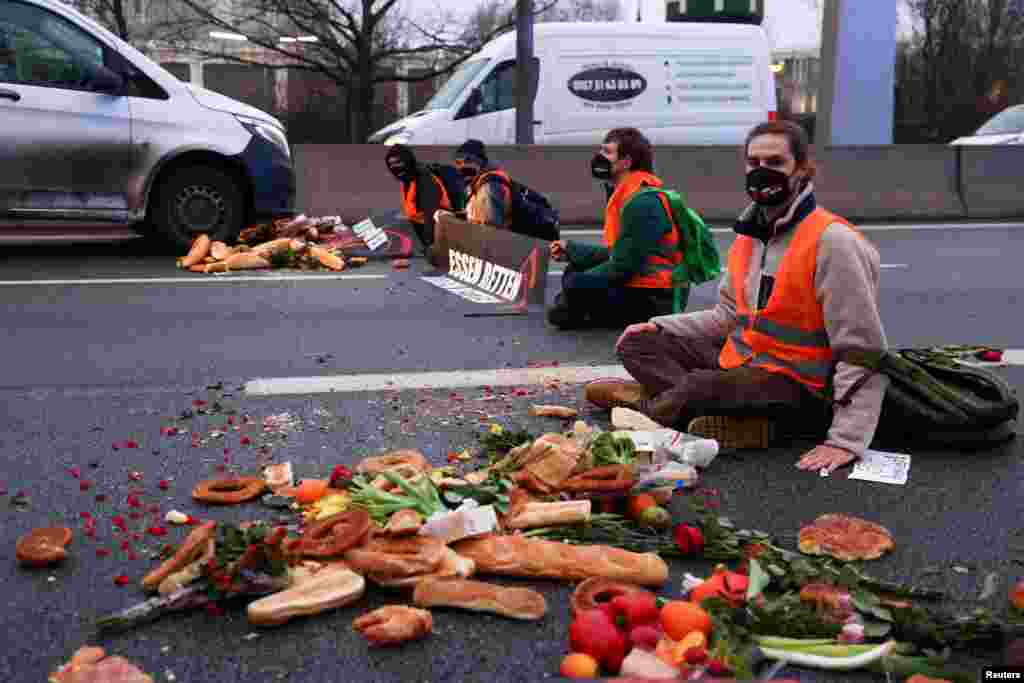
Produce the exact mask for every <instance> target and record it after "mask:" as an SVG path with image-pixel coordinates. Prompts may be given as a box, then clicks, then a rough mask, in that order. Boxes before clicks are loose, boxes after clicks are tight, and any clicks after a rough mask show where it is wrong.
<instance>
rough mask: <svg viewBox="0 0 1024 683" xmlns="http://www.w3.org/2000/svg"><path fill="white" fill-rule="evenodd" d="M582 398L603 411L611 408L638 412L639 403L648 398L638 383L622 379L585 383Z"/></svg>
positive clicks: (596, 380) (597, 380)
mask: <svg viewBox="0 0 1024 683" xmlns="http://www.w3.org/2000/svg"><path fill="white" fill-rule="evenodd" d="M583 396H584V397H585V398H586V399H587V400H588V401H590V402H591V403H593V404H594V405H595V406H597V407H598V408H601V409H603V410H611V409H612V408H630V409H632V410H639V409H640V402H641V401H643V400H644V399H645V398H648V396H647V394H646V392H645V391H644V388H643V386H641V384H640V383H639V382H630V381H629V380H624V379H595V380H594V381H592V382H588V383H587V386H586V388H584V390H583Z"/></svg>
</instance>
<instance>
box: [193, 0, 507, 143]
mask: <svg viewBox="0 0 1024 683" xmlns="http://www.w3.org/2000/svg"><path fill="white" fill-rule="evenodd" d="M177 1H178V2H180V3H181V4H182V5H184V6H185V7H187V8H188V9H189V10H191V11H192V12H194V13H195V15H196V16H198V17H200V18H201V20H202V21H203V22H205V23H206V24H208V25H209V26H212V27H215V28H216V29H217V30H220V31H229V32H232V33H237V34H241V35H242V36H245V38H246V39H247V41H246V43H245V45H246V46H247V49H246V50H244V51H239V50H230V49H226V48H224V47H218V46H210V45H207V46H192V48H191V49H192V50H193V51H195V52H198V53H200V54H202V55H204V56H212V57H219V58H222V59H227V60H231V61H235V62H240V63H245V64H254V65H260V66H269V67H271V68H275V69H280V68H297V69H305V70H309V71H313V72H316V73H320V74H323V75H324V76H326V77H328V78H330V79H331V80H332V81H333V82H334V83H335V84H336V86H337V88H338V90H339V93H340V94H341V96H342V97H346V98H347V100H348V102H349V103H350V107H351V117H350V119H351V125H350V140H351V141H353V142H363V141H365V140H366V138H367V136H368V135H369V134H370V133H371V132H372V131H373V128H372V126H373V112H374V99H375V90H376V88H375V86H377V85H378V84H381V83H390V82H418V81H424V80H428V79H432V78H436V77H438V76H441V75H444V74H447V73H449V72H451V71H452V70H453V69H455V68H456V67H458V66H459V65H460V64H462V62H464V61H465V60H466V59H468V58H469V57H471V56H472V55H473V53H474V52H476V51H477V50H479V48H480V47H481V46H482V45H483V44H484V43H486V42H487V41H489V40H491V39H492V38H493V37H494V36H496V35H497V34H498V33H500V32H502V31H505V30H507V29H508V28H509V27H510V26H511V25H512V23H513V22H512V21H509V20H507V18H504V17H503V19H502V21H501V22H500V23H499V24H497V25H494V26H491V27H489V30H488V31H487V32H485V33H483V34H480V35H474V36H469V35H467V34H466V33H465V32H464V31H460V26H459V22H457V21H456V20H455V18H454V16H453V15H452V13H451V12H449V11H444V10H440V9H439V10H438V12H437V14H436V15H435V16H433V17H426V18H424V19H422V20H421V21H414V20H413V19H412V18H411V17H410V16H408V15H406V14H404V13H403V12H402V11H401V9H400V8H399V7H398V5H397V2H398V0H246V1H245V2H241V1H236V2H232V3H230V6H228V5H225V6H223V7H217V6H214V7H210V6H209V3H208V2H207V1H206V0H177ZM296 37H301V38H302V42H296V40H295V39H296ZM282 38H285V39H286V40H288V41H289V42H282V41H281V39H282ZM253 48H255V49H253ZM410 58H415V59H418V60H419V61H420V62H421V64H422V65H423V68H421V69H419V70H418V71H417V73H416V74H415V75H402V74H401V73H398V72H396V71H395V70H394V69H393V68H392V67H394V66H395V65H396V64H397V63H399V62H401V61H403V60H407V59H410Z"/></svg>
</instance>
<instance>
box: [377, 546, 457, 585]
mask: <svg viewBox="0 0 1024 683" xmlns="http://www.w3.org/2000/svg"><path fill="white" fill-rule="evenodd" d="M474 572H476V563H475V562H473V560H470V559H468V558H465V557H462V556H461V555H459V554H458V553H456V552H455V551H454V550H452V549H451V548H447V547H446V548H445V549H444V559H443V560H442V561H441V565H440V566H439V567H438V568H437V569H435V570H434V571H432V572H430V573H427V574H415V575H413V576H389V575H387V574H374V573H372V572H371V573H369V574H367V575H366V578H368V579H369V580H370V581H373V582H374V583H375V584H377V585H378V586H384V587H386V588H413V587H415V586H416V585H418V584H419V582H420V581H423V580H425V579H468V578H469V577H471V576H473V574H474Z"/></svg>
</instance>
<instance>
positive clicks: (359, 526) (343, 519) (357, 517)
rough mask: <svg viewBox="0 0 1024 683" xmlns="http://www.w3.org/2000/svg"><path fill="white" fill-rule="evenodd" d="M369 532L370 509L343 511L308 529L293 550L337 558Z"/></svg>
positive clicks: (298, 553)
mask: <svg viewBox="0 0 1024 683" xmlns="http://www.w3.org/2000/svg"><path fill="white" fill-rule="evenodd" d="M369 532H370V515H369V514H368V513H367V512H366V510H361V509H358V508H356V509H352V510H347V511H345V512H339V513H338V514H336V515H331V516H330V517H328V518H327V519H324V520H322V521H320V522H317V523H316V524H314V525H313V526H311V527H309V528H308V529H306V531H305V533H303V534H302V538H300V539H298V542H297V543H296V544H295V545H294V547H293V548H292V551H291V552H292V553H293V554H295V555H304V556H306V557H334V556H336V555H341V554H342V553H344V552H345V551H346V550H349V549H350V548H354V547H355V546H357V545H359V544H360V543H362V542H363V541H364V540H365V539H366V537H367V535H368V534H369Z"/></svg>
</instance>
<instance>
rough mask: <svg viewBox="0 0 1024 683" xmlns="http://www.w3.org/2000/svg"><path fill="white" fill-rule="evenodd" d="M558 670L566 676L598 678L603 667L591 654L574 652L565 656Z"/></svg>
mask: <svg viewBox="0 0 1024 683" xmlns="http://www.w3.org/2000/svg"><path fill="white" fill-rule="evenodd" d="M558 672H559V673H560V674H562V675H563V676H565V677H566V678H597V677H598V676H599V674H600V672H601V667H600V666H599V665H598V663H597V660H596V659H594V658H593V657H591V656H590V655H587V654H583V653H582V652H573V653H570V654H567V655H566V656H565V659H563V660H562V666H560V667H559V668H558Z"/></svg>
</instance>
